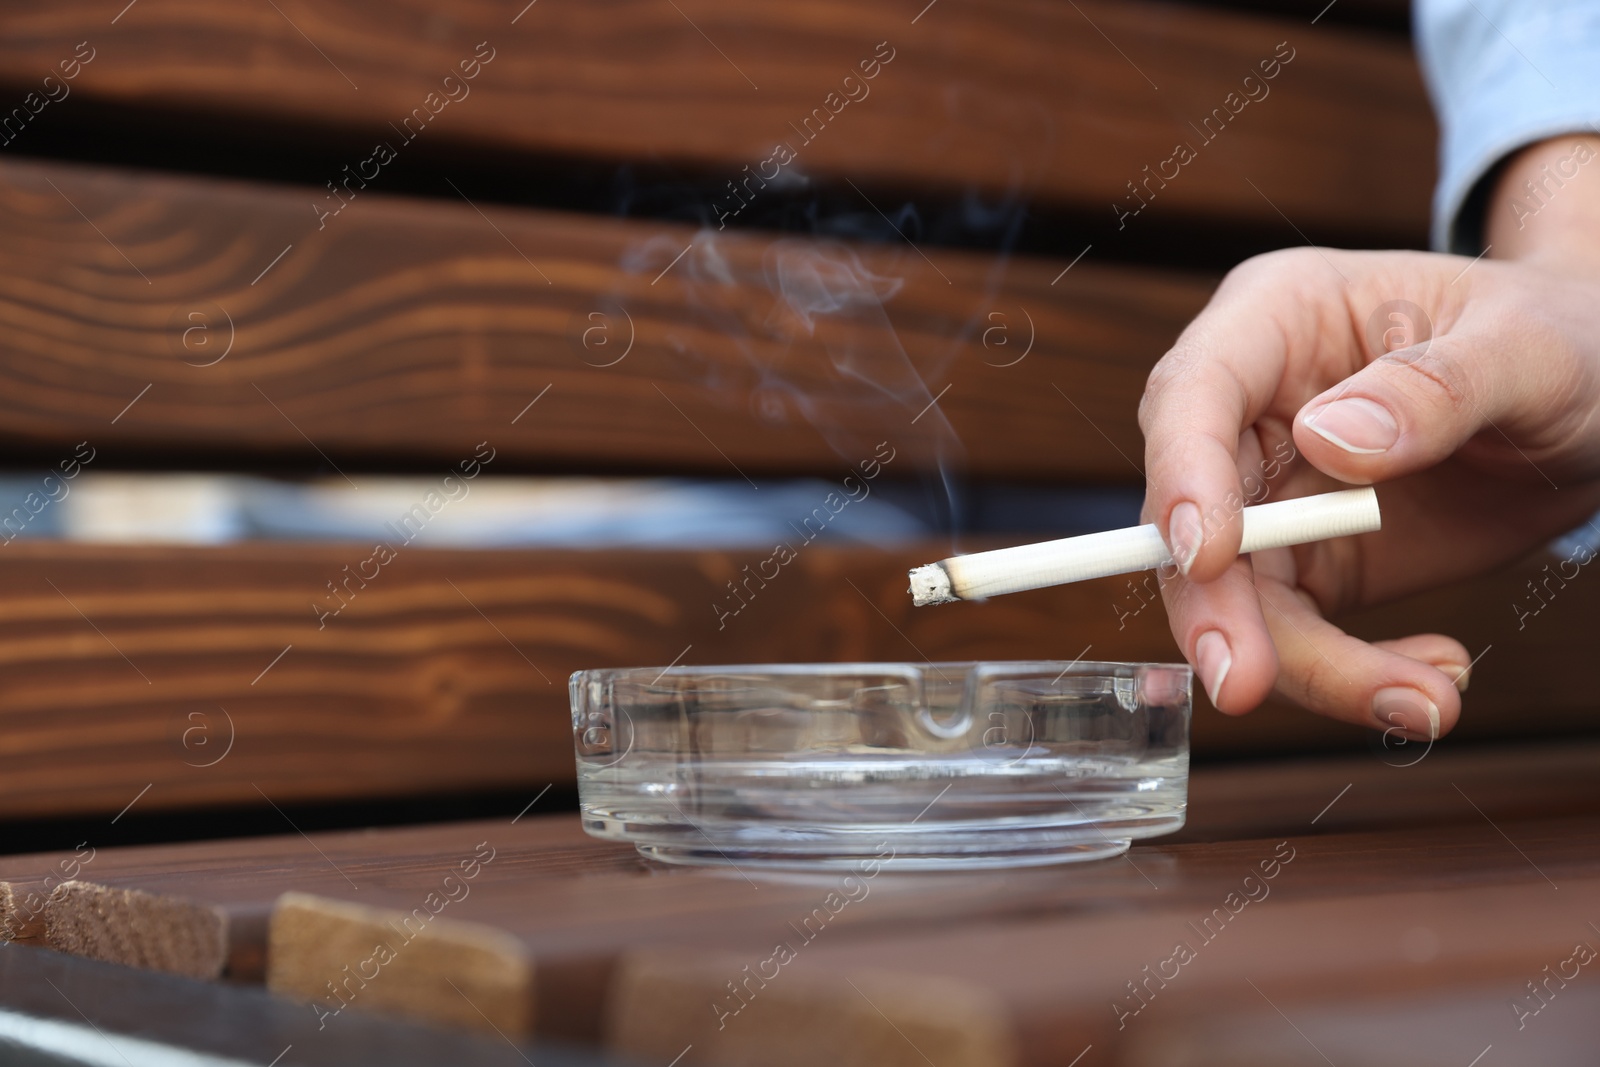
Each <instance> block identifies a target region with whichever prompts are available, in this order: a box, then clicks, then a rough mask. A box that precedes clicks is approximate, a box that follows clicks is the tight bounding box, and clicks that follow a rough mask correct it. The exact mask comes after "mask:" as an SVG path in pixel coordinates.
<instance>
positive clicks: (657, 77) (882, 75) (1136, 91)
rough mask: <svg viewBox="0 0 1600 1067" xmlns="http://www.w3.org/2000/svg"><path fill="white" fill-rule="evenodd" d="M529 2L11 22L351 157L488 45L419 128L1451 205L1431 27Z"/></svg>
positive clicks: (1247, 206) (1078, 181)
mask: <svg viewBox="0 0 1600 1067" xmlns="http://www.w3.org/2000/svg"><path fill="white" fill-rule="evenodd" d="M516 6H517V5H511V6H510V7H508V6H507V5H498V4H496V5H491V4H487V3H474V4H470V5H462V6H457V7H455V8H452V10H451V12H450V14H449V15H448V16H444V15H440V14H439V13H438V12H437V11H435V10H433V9H431V8H428V7H426V6H425V5H421V4H417V3H408V4H404V5H400V6H398V7H397V6H395V5H380V4H374V3H369V2H362V0H341V2H338V3H319V4H313V3H310V2H308V0H296V2H290V3H285V4H283V5H281V6H280V9H278V10H273V9H270V8H262V9H260V10H254V9H233V8H228V7H217V6H215V5H208V4H200V3H193V2H189V0H143V2H141V3H140V5H139V6H138V8H137V9H136V10H134V11H130V12H128V13H127V14H126V15H124V16H122V17H121V18H120V19H118V21H117V22H116V24H115V25H102V20H103V12H102V11H101V10H100V9H99V8H98V7H94V8H91V7H90V6H88V5H86V4H83V3H73V4H65V5H53V6H51V7H50V8H48V9H38V8H36V7H33V6H28V5H24V4H20V3H16V4H12V5H9V10H8V11H6V12H5V14H4V16H3V19H0V42H4V44H3V45H0V70H5V71H10V72H15V73H14V74H13V75H12V77H11V79H9V80H11V81H12V83H13V84H14V85H17V87H18V88H23V87H24V85H23V83H24V81H25V83H26V88H33V87H34V85H35V81H34V78H33V76H32V74H31V72H34V71H39V72H44V71H47V70H50V69H52V68H53V67H55V66H56V64H57V63H58V62H59V61H61V60H63V59H66V58H69V57H71V56H72V54H73V51H74V48H75V46H76V45H77V44H78V42H80V41H82V40H83V39H84V38H85V36H86V35H87V36H89V37H90V38H91V39H92V45H93V47H94V48H95V49H96V54H95V58H94V60H93V62H92V64H90V65H89V66H86V67H84V68H83V70H82V73H81V74H80V75H79V79H78V81H77V82H76V83H75V84H74V86H73V91H74V93H75V94H76V95H80V96H81V97H83V98H87V99H96V100H101V101H112V102H116V103H120V104H126V105H130V106H135V107H142V108H157V109H164V110H168V111H175V112H179V113H183V114H187V115H191V116H195V115H201V116H211V117H212V118H213V120H214V121H216V120H218V119H220V118H225V119H226V120H227V121H228V122H231V123H239V122H250V121H256V122H262V121H266V120H270V121H271V122H273V123H276V124H278V126H279V128H281V129H288V130H300V129H305V128H308V127H309V128H312V129H322V130H328V129H330V128H332V129H335V130H337V131H339V132H340V133H341V134H343V135H345V136H347V137H348V138H349V143H350V152H351V156H350V163H351V164H352V165H354V164H356V163H357V162H359V161H360V160H362V159H364V158H366V157H367V156H368V155H369V154H370V152H371V145H372V143H373V142H374V141H375V140H379V139H391V140H398V137H397V135H396V134H395V133H394V132H393V131H392V130H391V129H390V127H389V125H388V124H390V123H398V122H399V120H400V119H401V118H403V117H404V116H406V115H408V114H409V113H410V112H411V110H412V109H413V108H416V107H419V106H422V105H423V101H424V98H425V97H426V96H427V94H428V93H430V92H439V91H441V90H442V89H443V88H444V86H443V79H444V77H445V76H446V75H448V74H450V73H452V72H453V71H455V70H456V68H457V65H458V63H459V62H460V61H461V60H464V59H469V58H471V57H472V56H473V54H474V49H475V46H476V45H477V43H478V42H487V44H486V47H485V48H484V50H483V54H485V55H489V54H491V50H492V54H493V59H492V61H491V63H490V64H489V65H488V66H486V67H483V68H481V72H480V73H478V76H477V78H476V79H475V80H474V81H473V82H471V83H469V84H468V86H467V88H470V90H471V95H470V96H467V97H466V98H465V99H462V100H461V101H460V102H459V103H457V104H446V105H444V110H443V111H441V112H440V113H439V115H438V117H437V118H436V119H435V120H433V122H432V123H431V124H430V125H429V126H428V127H427V128H426V129H424V130H423V132H422V133H421V134H420V135H419V136H418V138H417V140H416V142H415V144H416V145H422V144H424V142H426V143H427V144H428V145H429V146H430V147H429V148H428V149H426V150H428V151H439V150H442V149H446V148H449V147H455V146H473V147H493V148H499V149H513V150H519V151H526V152H533V153H538V154H542V155H551V154H554V155H572V156H580V157H589V158H598V159H602V160H608V161H619V162H620V161H629V162H643V161H660V162H669V163H674V164H686V165H690V166H695V167H699V168H704V169H706V170H707V171H709V172H710V173H712V174H713V175H714V176H715V180H716V182H717V184H718V185H719V186H720V184H721V182H722V181H723V180H731V179H735V178H742V177H743V172H742V170H741V168H742V167H743V166H745V165H746V164H749V165H751V166H752V168H754V167H756V165H757V164H759V163H760V162H761V161H762V160H764V159H766V158H768V157H769V156H770V155H771V154H772V152H773V147H774V144H775V142H777V141H779V140H788V141H789V142H790V143H791V144H792V145H793V146H794V148H795V149H796V151H797V152H798V153H799V158H798V159H797V161H796V162H795V164H793V165H792V167H799V168H801V169H803V171H804V172H805V173H806V174H808V175H818V176H823V177H827V178H833V179H842V178H851V179H854V180H855V181H857V182H863V181H866V182H873V183H880V184H889V185H901V186H916V185H927V184H930V183H931V184H934V185H938V186H943V187H952V186H953V187H961V186H967V185H976V186H978V187H980V188H984V189H987V190H991V191H994V190H999V189H1004V188H1008V187H1015V186H1016V185H1018V184H1020V185H1021V186H1022V187H1023V189H1024V191H1025V192H1027V193H1031V194H1033V195H1036V196H1039V197H1041V198H1043V199H1045V200H1048V201H1052V202H1055V203H1058V204H1070V205H1073V206H1076V207H1079V208H1084V209H1088V210H1091V211H1093V212H1095V213H1096V214H1102V213H1103V214H1104V216H1105V217H1106V219H1107V221H1108V222H1109V221H1111V217H1110V210H1109V209H1110V205H1111V204H1112V202H1113V201H1114V200H1116V199H1117V198H1118V197H1120V196H1123V195H1125V194H1126V193H1127V189H1126V188H1125V183H1126V182H1128V181H1129V180H1137V179H1142V168H1143V167H1145V166H1146V165H1149V166H1151V167H1152V168H1154V167H1155V166H1156V165H1157V164H1158V163H1160V162H1161V161H1162V160H1166V159H1169V158H1170V157H1172V155H1173V149H1174V144H1175V143H1176V142H1179V141H1187V142H1190V143H1191V144H1194V145H1195V146H1196V147H1197V148H1198V150H1199V152H1200V153H1201V157H1200V158H1199V159H1197V160H1196V161H1195V162H1193V163H1191V164H1189V165H1188V166H1187V167H1185V168H1183V169H1182V171H1181V173H1180V177H1178V178H1177V179H1175V180H1173V181H1171V183H1170V184H1169V186H1168V187H1167V188H1166V189H1165V190H1163V191H1161V192H1160V194H1159V195H1160V197H1161V200H1158V201H1157V204H1158V207H1159V209H1160V210H1162V211H1170V212H1172V213H1173V214H1175V215H1191V216H1193V215H1205V216H1212V217H1229V218H1235V219H1243V220H1249V221H1252V222H1256V223H1260V224H1269V225H1271V226H1272V227H1273V228H1274V230H1277V229H1280V228H1281V229H1282V230H1283V232H1284V235H1285V236H1284V239H1285V240H1286V241H1290V240H1293V239H1294V238H1293V236H1292V231H1290V230H1289V228H1288V227H1287V226H1285V225H1284V223H1283V218H1282V216H1280V215H1279V214H1278V212H1277V210H1275V209H1274V207H1273V204H1276V205H1277V208H1281V209H1282V211H1283V212H1284V213H1285V214H1287V215H1288V217H1289V218H1291V219H1294V220H1295V221H1296V224H1298V225H1299V226H1301V227H1302V228H1306V227H1310V228H1311V229H1313V230H1315V229H1317V228H1319V227H1323V226H1332V227H1342V228H1345V229H1355V230H1360V231H1364V232H1384V231H1387V232H1389V233H1397V234H1405V235H1407V236H1409V237H1411V238H1413V239H1420V237H1421V235H1422V230H1423V223H1424V222H1425V220H1426V217H1427V201H1428V192H1429V186H1430V182H1431V174H1432V171H1433V159H1432V148H1433V140H1434V138H1433V126H1432V120H1431V117H1430V114H1429V110H1428V106H1427V102H1426V99H1425V97H1424V94H1423V90H1422V85H1421V81H1420V78H1419V77H1418V75H1417V71H1416V67H1415V63H1414V61H1413V59H1412V57H1411V55H1410V52H1409V49H1408V48H1407V46H1406V43H1405V42H1404V41H1403V40H1399V39H1396V38H1392V37H1390V36H1387V35H1381V34H1373V33H1369V32H1363V31H1355V30H1346V29H1341V28H1337V27H1334V26H1332V25H1328V24H1324V25H1319V26H1315V27H1312V26H1309V25H1308V24H1307V23H1306V22H1305V21H1302V20H1300V19H1296V20H1294V21H1277V20H1273V19H1269V18H1264V17H1259V16H1253V15H1247V14H1243V13H1227V12H1221V11H1216V10H1208V9H1205V8H1197V7H1179V6H1170V5H1164V4H1156V3H1145V2H1137V3H1123V4H1113V3H1106V2H1093V3H1083V4H1080V5H1078V7H1077V8H1074V7H1072V6H1071V5H1067V6H1065V7H1063V6H1062V5H1060V4H1055V3H1049V2H1046V0H1006V2H1004V3H1001V4H998V5H996V4H984V3H977V2H972V0H945V2H944V3H941V4H940V5H939V6H938V7H937V8H936V9H934V10H929V11H927V12H926V13H924V14H920V15H919V11H920V10H921V8H922V7H924V6H925V5H923V4H918V3H915V2H913V3H904V4H902V3H895V4H888V3H875V4H872V5H862V4H850V3H846V2H844V0H829V2H824V3H808V4H806V5H805V6H804V7H781V6H780V7H773V8H770V9H766V10H762V11H760V12H755V13H752V12H750V11H749V10H748V9H747V8H746V7H744V6H743V5H739V4H734V3H728V2H710V0H696V2H694V3H690V4H688V5H679V7H678V8H677V9H674V7H673V6H672V5H660V4H656V3H653V2H645V0H628V2H625V3H621V4H613V5H610V6H607V7H606V8H604V9H585V8H582V7H579V8H573V9H562V10H556V9H552V8H545V9H537V8H534V9H530V10H527V11H525V12H521V13H520V14H519V12H518V11H517V10H512V9H511V8H514V7H516ZM86 27H100V28H99V29H98V31H97V32H91V31H90V30H89V29H86ZM1285 41H1287V42H1288V44H1287V46H1286V48H1285V51H1284V54H1285V55H1288V54H1289V52H1288V49H1290V48H1292V49H1293V55H1294V58H1293V60H1292V62H1291V63H1290V65H1288V66H1287V67H1285V68H1283V69H1282V70H1281V72H1279V73H1278V75H1277V77H1276V79H1275V80H1273V81H1271V82H1270V83H1268V87H1269V88H1270V90H1271V92H1270V95H1269V96H1266V97H1265V98H1263V99H1261V100H1260V101H1259V102H1258V103H1255V104H1248V105H1246V106H1245V109H1244V110H1243V111H1242V112H1241V113H1240V114H1239V115H1238V116H1237V118H1236V119H1235V120H1234V121H1233V122H1231V123H1230V124H1229V125H1228V127H1227V129H1225V130H1224V131H1223V136H1220V137H1219V138H1218V139H1217V141H1216V143H1215V144H1212V145H1209V146H1207V145H1206V144H1205V142H1204V140H1203V139H1202V138H1201V137H1200V135H1199V134H1198V133H1197V132H1196V130H1195V129H1192V128H1191V126H1190V123H1194V124H1196V125H1198V124H1199V123H1200V121H1201V119H1202V118H1203V117H1204V116H1206V115H1208V114H1209V113H1211V111H1212V109H1213V108H1221V107H1224V102H1225V100H1226V98H1227V97H1228V94H1229V93H1236V94H1240V93H1242V91H1243V79H1244V78H1245V77H1246V76H1247V75H1250V74H1252V73H1259V72H1258V70H1257V68H1258V64H1259V63H1260V62H1261V61H1263V60H1268V59H1271V58H1272V57H1273V55H1274V54H1275V51H1276V50H1277V48H1278V45H1279V43H1280V42H1285ZM879 42H887V45H886V47H885V48H884V49H883V54H885V55H888V54H891V53H890V51H889V50H890V49H892V50H893V51H892V54H893V56H894V58H893V60H892V61H891V63H890V64H889V65H888V66H885V67H883V68H881V70H880V71H879V72H878V74H877V77H876V78H875V79H874V80H873V81H871V82H868V83H866V84H867V87H868V88H869V89H870V91H871V95H870V96H868V97H866V98H865V99H863V100H861V101H860V102H859V103H857V104H850V105H844V110H843V111H842V112H841V113H840V114H839V115H838V117H837V119H836V120H834V122H832V123H830V124H829V125H828V126H827V127H826V128H825V129H824V130H823V131H822V133H821V134H820V135H818V136H816V137H815V139H814V141H812V142H811V143H805V142H804V141H803V139H802V138H801V137H800V136H799V134H798V133H797V132H796V130H795V129H794V128H793V127H792V126H791V124H795V125H798V124H799V123H800V122H801V120H803V119H804V118H805V117H806V116H807V115H809V114H810V113H811V112H812V110H813V109H814V108H819V107H823V106H824V101H825V98H826V97H827V94H828V93H829V92H830V91H835V90H840V89H841V88H842V87H843V79H844V78H845V77H846V76H847V75H849V74H851V73H852V72H853V71H854V70H855V68H856V67H857V64H858V63H859V62H860V61H862V60H866V59H870V58H871V57H872V56H873V54H874V51H875V49H876V48H877V46H878V43H879ZM23 72H30V73H29V74H28V75H27V77H26V79H24V75H23ZM358 86H359V89H358V88H357V87H358ZM758 86H759V89H758V88H757V87H758ZM452 91H454V92H456V93H457V95H460V93H461V92H462V89H461V88H455V89H453V90H452ZM855 91H856V92H857V94H858V95H859V93H860V90H859V89H858V90H855ZM1255 91H1256V92H1258V93H1259V92H1260V90H1259V89H1256V90H1255ZM1235 99H1240V97H1238V96H1236V97H1235ZM835 106H838V105H835ZM40 121H43V119H42V118H41V120H40ZM25 135H26V132H24V136H25ZM19 140H20V138H19ZM400 148H401V151H402V152H407V151H415V150H416V149H414V148H411V147H407V146H403V145H402V146H400ZM1372 159H1383V160H1384V161H1385V166H1384V167H1382V168H1373V167H1371V166H1370V165H1368V163H1367V162H1366V161H1369V160H1372ZM724 171H726V174H724ZM1380 171H1381V173H1380ZM769 173H770V168H769ZM328 177H329V178H334V177H336V175H334V174H330V175H328ZM1247 178H1248V179H1250V181H1254V182H1255V184H1256V186H1257V187H1258V188H1259V191H1258V189H1252V188H1251V186H1250V182H1249V181H1247V180H1246V179H1247ZM1263 193H1264V194H1265V196H1263ZM1269 197H1270V198H1271V201H1272V202H1271V203H1269V202H1268V200H1267V198H1269ZM1162 201H1164V203H1163V202H1162ZM708 213H709V205H708Z"/></svg>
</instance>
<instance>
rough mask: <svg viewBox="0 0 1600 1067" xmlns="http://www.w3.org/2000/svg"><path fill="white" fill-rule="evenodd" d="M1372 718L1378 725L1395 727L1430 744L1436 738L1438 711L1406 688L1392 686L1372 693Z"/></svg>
mask: <svg viewBox="0 0 1600 1067" xmlns="http://www.w3.org/2000/svg"><path fill="white" fill-rule="evenodd" d="M1372 715H1373V718H1375V719H1377V720H1378V722H1380V723H1386V724H1388V725H1389V726H1398V727H1399V728H1400V729H1402V730H1407V731H1409V732H1410V733H1412V734H1415V735H1416V736H1418V737H1426V738H1428V739H1429V740H1430V741H1432V740H1435V739H1437V738H1438V736H1439V708H1438V707H1437V705H1435V704H1434V702H1433V701H1431V700H1429V699H1428V698H1427V696H1426V695H1425V694H1423V693H1422V692H1421V691H1419V690H1416V689H1412V688H1410V687H1409V686H1403V685H1392V686H1389V687H1387V688H1384V689H1380V690H1378V691H1377V692H1376V693H1374V694H1373V695H1372Z"/></svg>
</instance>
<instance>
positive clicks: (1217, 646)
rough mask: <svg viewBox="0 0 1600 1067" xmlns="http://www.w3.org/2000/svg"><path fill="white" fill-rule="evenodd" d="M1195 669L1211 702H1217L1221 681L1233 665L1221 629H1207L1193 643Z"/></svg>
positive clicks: (1226, 641) (1231, 656) (1226, 677)
mask: <svg viewBox="0 0 1600 1067" xmlns="http://www.w3.org/2000/svg"><path fill="white" fill-rule="evenodd" d="M1194 659H1195V669H1196V670H1198V671H1199V672H1200V682H1201V684H1202V685H1204V686H1205V687H1206V696H1208V697H1210V698H1211V703H1212V704H1215V703H1216V702H1217V694H1218V693H1220V692H1222V683H1223V682H1225V681H1227V680H1228V670H1229V669H1230V668H1231V667H1232V666H1233V650H1232V649H1230V648H1229V647H1228V639H1227V638H1226V637H1224V636H1222V631H1221V630H1207V631H1206V632H1205V633H1203V634H1201V635H1200V639H1199V640H1198V641H1196V642H1195V643H1194Z"/></svg>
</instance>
